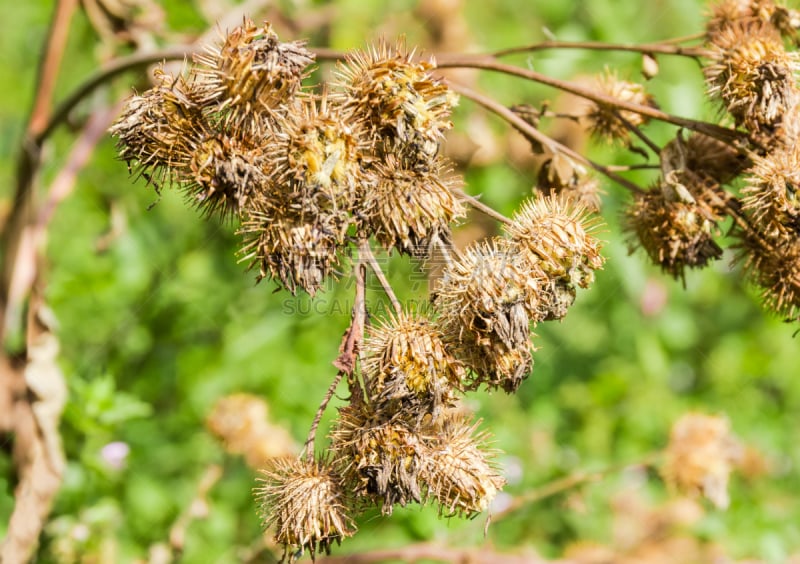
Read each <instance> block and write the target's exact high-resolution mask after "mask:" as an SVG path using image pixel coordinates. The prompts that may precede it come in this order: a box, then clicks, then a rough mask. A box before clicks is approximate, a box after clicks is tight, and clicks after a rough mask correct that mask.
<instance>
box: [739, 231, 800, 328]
mask: <svg viewBox="0 0 800 564" xmlns="http://www.w3.org/2000/svg"><path fill="white" fill-rule="evenodd" d="M735 235H736V236H737V237H738V238H739V243H738V244H737V246H738V247H739V252H738V254H737V256H736V260H737V261H738V262H743V263H744V269H745V272H746V273H747V275H748V277H749V278H750V280H752V281H753V282H754V283H755V284H757V285H758V286H760V287H761V288H762V294H761V295H762V299H763V300H764V303H765V305H766V306H767V307H768V308H770V309H771V310H773V311H774V312H776V313H777V314H779V315H781V316H783V317H785V318H786V319H792V320H794V319H798V318H800V240H798V238H797V235H796V234H791V235H790V234H781V235H780V236H776V237H770V236H769V235H768V234H764V233H755V232H750V233H745V232H743V231H741V230H737V231H736V232H735Z"/></svg>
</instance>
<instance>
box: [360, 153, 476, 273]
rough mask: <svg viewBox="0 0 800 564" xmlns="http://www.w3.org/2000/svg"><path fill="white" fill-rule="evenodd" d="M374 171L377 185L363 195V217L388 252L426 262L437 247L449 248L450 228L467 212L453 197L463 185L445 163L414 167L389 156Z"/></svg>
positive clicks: (441, 159)
mask: <svg viewBox="0 0 800 564" xmlns="http://www.w3.org/2000/svg"><path fill="white" fill-rule="evenodd" d="M374 170H375V173H376V174H375V177H376V184H375V185H374V187H371V188H369V189H368V190H367V191H366V193H365V194H364V198H363V201H362V203H361V205H360V213H361V214H362V215H363V216H364V218H365V224H366V229H367V231H368V232H369V233H371V234H374V235H375V237H376V239H377V240H378V241H379V242H380V243H381V244H382V245H383V246H384V248H386V249H387V250H391V249H397V250H398V251H400V252H401V253H405V254H410V255H413V256H418V257H422V258H426V257H428V256H430V251H431V247H432V246H433V244H434V243H435V242H436V241H441V242H445V243H447V242H449V240H450V224H451V223H452V222H453V221H455V220H456V219H458V218H460V217H464V215H465V212H464V206H463V204H462V203H461V202H460V201H459V200H458V199H456V197H455V194H454V193H453V190H454V189H455V188H456V187H457V186H458V185H459V184H460V182H461V180H460V178H458V177H456V176H454V175H453V174H452V170H451V168H450V164H449V163H448V162H447V161H446V160H445V158H444V157H436V158H435V159H433V160H432V161H431V162H430V165H429V166H426V167H420V166H416V167H411V166H409V163H408V162H405V161H403V160H402V159H398V158H396V157H395V156H394V155H387V156H386V158H385V159H384V160H383V162H381V163H377V164H376V165H375V169H374Z"/></svg>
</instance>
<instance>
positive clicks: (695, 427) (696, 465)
mask: <svg viewBox="0 0 800 564" xmlns="http://www.w3.org/2000/svg"><path fill="white" fill-rule="evenodd" d="M740 456H741V447H740V445H739V444H738V443H737V441H736V439H735V438H734V437H733V435H732V434H731V432H730V424H729V423H728V420H727V419H725V418H724V417H715V416H711V415H702V414H699V413H689V414H686V415H684V416H683V417H681V418H680V419H678V421H676V422H675V424H674V425H673V427H672V432H671V433H670V439H669V445H668V446H667V450H666V460H665V462H664V467H663V469H662V475H663V476H664V480H665V481H666V482H667V484H668V485H670V486H671V487H673V488H675V489H677V490H678V491H680V492H682V493H687V494H692V495H697V494H701V495H703V496H705V497H706V498H707V499H708V500H709V501H711V503H713V504H714V505H716V506H717V507H719V508H720V509H725V508H727V507H728V503H729V497H728V477H729V476H730V473H731V470H732V467H733V464H734V463H735V462H736V461H737V460H738V459H739V457H740Z"/></svg>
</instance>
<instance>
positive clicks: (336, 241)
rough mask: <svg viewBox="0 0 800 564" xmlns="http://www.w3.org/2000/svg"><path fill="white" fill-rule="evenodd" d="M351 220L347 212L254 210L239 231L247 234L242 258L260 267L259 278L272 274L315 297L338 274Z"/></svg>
mask: <svg viewBox="0 0 800 564" xmlns="http://www.w3.org/2000/svg"><path fill="white" fill-rule="evenodd" d="M348 221H349V217H348V216H347V214H346V213H344V212H340V213H337V214H334V213H324V214H320V215H317V216H316V217H315V216H313V215H310V214H309V216H308V217H303V216H302V214H299V215H295V214H287V215H286V216H271V215H269V214H268V213H265V212H262V211H253V212H251V214H250V217H249V218H248V219H247V220H246V221H245V222H244V224H243V225H242V228H241V229H240V230H239V233H240V234H242V235H243V237H244V244H243V246H242V250H241V251H240V252H239V254H240V256H241V259H240V260H242V261H250V268H253V267H255V266H258V269H259V274H258V279H259V280H261V279H263V278H266V277H271V278H273V279H277V280H278V281H280V283H281V284H282V285H283V287H284V288H286V289H287V290H288V291H289V292H291V293H292V294H294V293H296V292H297V288H302V289H303V290H305V291H306V292H308V294H309V295H311V296H313V295H314V294H315V293H316V292H317V290H319V288H320V287H321V286H322V284H323V282H324V281H325V279H326V278H327V277H328V276H331V275H335V274H336V267H337V266H338V265H339V258H340V257H339V254H338V251H339V249H340V248H341V247H342V243H343V240H344V235H345V232H346V230H347V226H348Z"/></svg>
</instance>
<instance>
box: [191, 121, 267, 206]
mask: <svg viewBox="0 0 800 564" xmlns="http://www.w3.org/2000/svg"><path fill="white" fill-rule="evenodd" d="M189 170H190V174H191V176H190V177H189V179H187V180H186V181H184V182H183V188H184V190H185V191H186V193H187V194H188V195H189V198H190V202H191V203H192V204H194V205H195V206H196V207H197V208H199V209H200V210H201V211H203V212H204V213H206V214H209V215H210V214H214V213H217V214H219V215H220V216H221V217H225V218H227V217H232V216H239V215H240V214H241V213H242V210H243V209H245V208H246V207H247V206H248V205H249V204H250V202H251V200H252V199H253V198H254V197H258V196H259V195H260V194H262V193H264V192H265V191H267V190H268V187H269V185H270V179H269V176H268V174H267V173H266V172H265V171H264V156H263V153H262V150H261V149H260V148H257V147H250V146H248V145H246V144H243V143H241V142H239V141H237V140H236V139H233V138H231V137H229V136H227V135H224V134H217V135H215V136H208V137H206V138H205V139H204V140H203V141H202V142H201V143H200V144H199V145H198V146H197V148H196V149H195V152H194V154H193V155H192V158H191V160H190V161H189Z"/></svg>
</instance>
